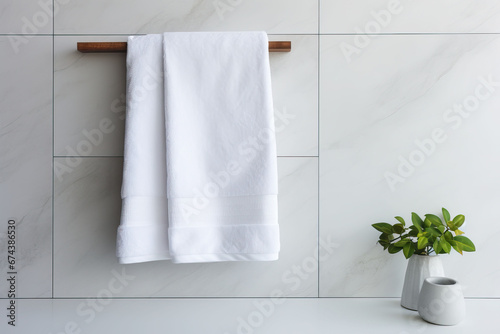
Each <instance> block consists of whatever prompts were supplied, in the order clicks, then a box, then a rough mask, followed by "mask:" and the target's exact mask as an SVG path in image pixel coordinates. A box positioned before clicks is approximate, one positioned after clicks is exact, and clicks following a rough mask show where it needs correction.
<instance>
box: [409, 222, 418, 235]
mask: <svg viewBox="0 0 500 334" xmlns="http://www.w3.org/2000/svg"><path fill="white" fill-rule="evenodd" d="M417 235H418V230H417V228H416V227H415V226H413V225H412V226H410V232H408V236H410V237H416V236H417Z"/></svg>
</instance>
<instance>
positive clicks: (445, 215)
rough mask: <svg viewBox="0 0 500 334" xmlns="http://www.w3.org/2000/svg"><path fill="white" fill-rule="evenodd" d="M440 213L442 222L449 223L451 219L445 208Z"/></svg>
mask: <svg viewBox="0 0 500 334" xmlns="http://www.w3.org/2000/svg"><path fill="white" fill-rule="evenodd" d="M441 211H442V212H443V218H444V221H445V222H448V221H450V219H451V217H450V213H449V212H448V210H446V209H445V208H442V209H441Z"/></svg>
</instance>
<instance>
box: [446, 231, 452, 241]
mask: <svg viewBox="0 0 500 334" xmlns="http://www.w3.org/2000/svg"><path fill="white" fill-rule="evenodd" d="M444 238H445V239H446V241H448V242H450V241H453V234H451V232H450V231H446V232H444Z"/></svg>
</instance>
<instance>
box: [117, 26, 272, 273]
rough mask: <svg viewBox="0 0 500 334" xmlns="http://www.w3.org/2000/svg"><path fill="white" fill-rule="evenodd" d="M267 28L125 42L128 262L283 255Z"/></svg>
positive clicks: (120, 244) (123, 255) (120, 241)
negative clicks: (258, 30) (280, 250)
mask: <svg viewBox="0 0 500 334" xmlns="http://www.w3.org/2000/svg"><path fill="white" fill-rule="evenodd" d="M267 43H268V41H267V35H266V34H265V33H263V32H244V33H166V34H164V35H163V36H162V35H147V36H136V37H130V38H129V52H128V55H127V80H128V83H127V119H126V135H125V157H124V158H125V161H124V175H123V187H122V198H123V209H122V219H121V225H120V227H119V229H118V238H117V255H118V258H119V260H120V262H121V263H135V262H145V261H154V260H164V259H171V260H172V261H173V262H176V263H189V262H214V261H269V260H276V259H277V258H278V252H279V248H280V242H279V228H278V222H277V214H278V213H277V190H278V189H277V167H276V163H277V159H276V142H275V134H274V122H273V106H272V97H271V81H270V69H269V57H268V56H267V48H268V44H267Z"/></svg>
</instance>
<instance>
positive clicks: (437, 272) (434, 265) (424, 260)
mask: <svg viewBox="0 0 500 334" xmlns="http://www.w3.org/2000/svg"><path fill="white" fill-rule="evenodd" d="M437 276H444V271H443V264H442V263H441V259H440V258H439V256H437V255H434V256H430V255H412V257H410V259H409V260H408V266H407V267H406V275H405V281H404V285H403V293H402V294H401V306H403V307H405V308H407V309H410V310H414V311H416V310H417V309H418V296H419V293H420V288H421V287H422V284H423V283H424V280H425V279H426V278H428V277H437Z"/></svg>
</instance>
